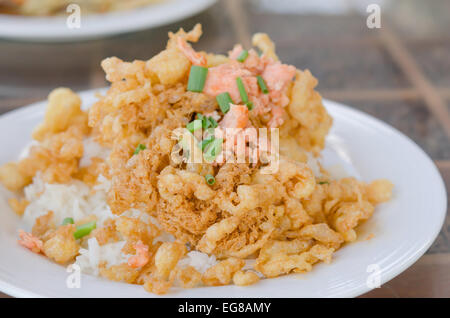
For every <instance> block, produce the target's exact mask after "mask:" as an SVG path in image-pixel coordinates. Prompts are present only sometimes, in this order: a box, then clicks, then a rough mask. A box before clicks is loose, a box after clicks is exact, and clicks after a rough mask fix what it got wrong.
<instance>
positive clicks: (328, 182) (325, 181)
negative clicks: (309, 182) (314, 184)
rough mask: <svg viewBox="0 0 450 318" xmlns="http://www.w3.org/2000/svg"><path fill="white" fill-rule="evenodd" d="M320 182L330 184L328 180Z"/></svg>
mask: <svg viewBox="0 0 450 318" xmlns="http://www.w3.org/2000/svg"><path fill="white" fill-rule="evenodd" d="M319 184H330V183H329V182H328V181H320V182H319Z"/></svg>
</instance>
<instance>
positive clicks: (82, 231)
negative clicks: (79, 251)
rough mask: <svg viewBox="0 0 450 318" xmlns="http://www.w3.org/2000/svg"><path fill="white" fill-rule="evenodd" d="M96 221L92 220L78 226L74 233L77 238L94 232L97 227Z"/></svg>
mask: <svg viewBox="0 0 450 318" xmlns="http://www.w3.org/2000/svg"><path fill="white" fill-rule="evenodd" d="M96 226H97V225H96V222H95V221H92V222H88V223H86V224H83V225H80V226H77V229H76V231H75V232H74V233H73V236H74V237H75V239H76V240H78V239H80V238H82V237H84V236H86V235H89V233H91V232H92V230H93V229H95V228H96Z"/></svg>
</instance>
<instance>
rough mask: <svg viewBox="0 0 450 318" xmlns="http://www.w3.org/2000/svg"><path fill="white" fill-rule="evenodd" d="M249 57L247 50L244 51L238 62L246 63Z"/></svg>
mask: <svg viewBox="0 0 450 318" xmlns="http://www.w3.org/2000/svg"><path fill="white" fill-rule="evenodd" d="M247 57H248V51H247V50H242V52H241V54H239V56H238V58H237V60H238V61H239V62H244V61H245V60H246V59H247Z"/></svg>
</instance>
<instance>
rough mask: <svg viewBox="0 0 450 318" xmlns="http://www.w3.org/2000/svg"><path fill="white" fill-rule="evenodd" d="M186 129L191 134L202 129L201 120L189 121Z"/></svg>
mask: <svg viewBox="0 0 450 318" xmlns="http://www.w3.org/2000/svg"><path fill="white" fill-rule="evenodd" d="M186 128H187V130H189V131H190V132H191V133H194V131H196V130H198V129H202V120H200V119H196V120H194V121H191V122H190V123H189V124H187V126H186Z"/></svg>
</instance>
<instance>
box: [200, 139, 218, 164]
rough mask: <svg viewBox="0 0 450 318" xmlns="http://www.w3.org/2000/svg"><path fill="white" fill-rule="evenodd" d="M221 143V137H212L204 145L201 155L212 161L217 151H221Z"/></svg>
mask: <svg viewBox="0 0 450 318" xmlns="http://www.w3.org/2000/svg"><path fill="white" fill-rule="evenodd" d="M222 143H223V139H221V138H217V139H214V140H213V141H212V142H210V143H209V145H208V146H207V147H206V150H205V153H204V154H203V157H204V158H205V160H206V161H207V162H213V161H214V160H215V159H216V157H217V156H218V155H219V153H220V152H221V151H222Z"/></svg>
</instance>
